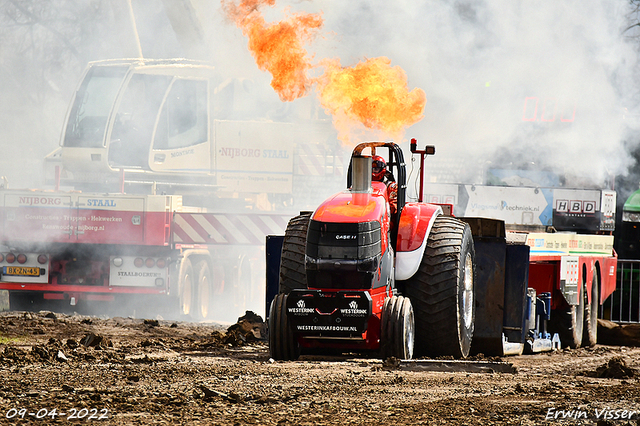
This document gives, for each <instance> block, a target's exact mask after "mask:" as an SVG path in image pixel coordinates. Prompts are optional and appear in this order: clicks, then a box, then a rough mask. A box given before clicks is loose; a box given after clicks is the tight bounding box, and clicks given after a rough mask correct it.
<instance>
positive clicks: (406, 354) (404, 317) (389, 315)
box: [380, 296, 415, 359]
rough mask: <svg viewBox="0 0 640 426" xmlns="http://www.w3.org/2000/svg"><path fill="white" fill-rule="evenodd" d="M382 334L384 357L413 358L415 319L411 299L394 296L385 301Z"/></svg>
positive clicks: (382, 354) (381, 341) (381, 342)
mask: <svg viewBox="0 0 640 426" xmlns="http://www.w3.org/2000/svg"><path fill="white" fill-rule="evenodd" d="M381 324H382V325H381V330H380V332H381V335H380V356H381V357H382V359H386V358H389V357H395V358H398V359H411V358H413V346H414V334H415V330H414V328H415V320H414V315H413V307H412V306H411V300H409V298H407V297H402V296H393V297H390V298H387V299H386V300H385V301H384V306H383V308H382V321H381Z"/></svg>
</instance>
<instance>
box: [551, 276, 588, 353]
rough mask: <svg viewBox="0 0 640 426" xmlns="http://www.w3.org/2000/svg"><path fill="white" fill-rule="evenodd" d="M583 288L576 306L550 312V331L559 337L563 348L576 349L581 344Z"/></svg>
mask: <svg viewBox="0 0 640 426" xmlns="http://www.w3.org/2000/svg"><path fill="white" fill-rule="evenodd" d="M584 294H585V289H584V287H583V288H582V290H581V291H580V295H579V296H578V306H575V305H573V306H567V307H566V308H564V309H556V310H554V311H552V312H551V324H550V329H551V330H552V331H555V332H556V333H558V335H559V336H560V344H561V345H562V347H563V348H572V349H576V348H579V347H580V344H581V343H582V329H583V326H584V310H585V308H584V305H585V303H584V299H585V298H584Z"/></svg>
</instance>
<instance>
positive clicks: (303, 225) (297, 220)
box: [280, 212, 311, 293]
mask: <svg viewBox="0 0 640 426" xmlns="http://www.w3.org/2000/svg"><path fill="white" fill-rule="evenodd" d="M310 221H311V213H310V212H309V213H302V214H300V215H299V216H296V217H294V218H292V219H291V220H290V221H289V223H288V224H287V229H286V231H285V233H284V240H283V241H282V257H281V258H280V293H289V292H291V290H293V289H297V288H302V289H304V288H307V273H306V271H305V265H304V255H305V252H306V249H307V228H309V222H310Z"/></svg>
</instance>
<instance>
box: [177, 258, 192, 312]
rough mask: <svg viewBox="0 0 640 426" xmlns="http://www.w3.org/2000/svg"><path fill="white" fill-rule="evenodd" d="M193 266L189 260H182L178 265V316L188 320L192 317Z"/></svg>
mask: <svg viewBox="0 0 640 426" xmlns="http://www.w3.org/2000/svg"><path fill="white" fill-rule="evenodd" d="M194 293H195V291H194V284H193V265H192V264H191V261H190V260H189V259H183V260H182V265H180V303H179V311H180V315H182V316H185V317H187V318H190V317H191V316H192V315H193V310H194V306H193V299H194Z"/></svg>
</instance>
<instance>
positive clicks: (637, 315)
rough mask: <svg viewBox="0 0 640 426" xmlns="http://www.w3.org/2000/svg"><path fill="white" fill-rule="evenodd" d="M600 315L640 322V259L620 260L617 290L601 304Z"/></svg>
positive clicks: (601, 316)
mask: <svg viewBox="0 0 640 426" xmlns="http://www.w3.org/2000/svg"><path fill="white" fill-rule="evenodd" d="M599 317H600V318H602V319H607V320H609V321H614V322H617V323H640V260H618V275H617V277H616V290H615V291H614V292H613V293H612V294H611V296H609V297H608V298H607V300H605V301H604V303H603V304H602V306H600V315H599Z"/></svg>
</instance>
